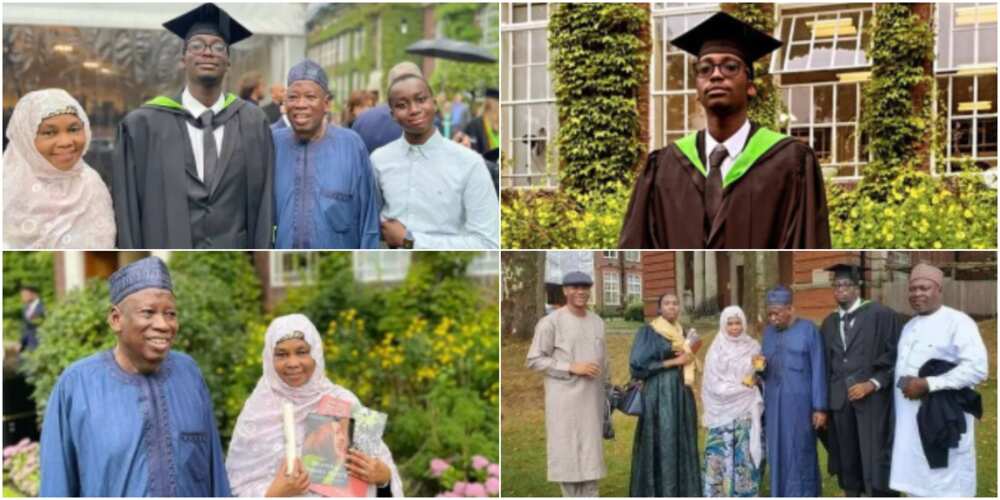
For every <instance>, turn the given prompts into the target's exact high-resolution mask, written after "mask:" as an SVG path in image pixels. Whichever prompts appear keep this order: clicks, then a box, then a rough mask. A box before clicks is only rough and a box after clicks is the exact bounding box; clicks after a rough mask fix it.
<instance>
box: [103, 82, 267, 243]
mask: <svg viewBox="0 0 1000 500" xmlns="http://www.w3.org/2000/svg"><path fill="white" fill-rule="evenodd" d="M180 102H181V99H180V96H179V95H178V96H175V97H172V98H171V97H162V96H161V97H157V98H155V99H153V100H151V101H149V102H147V103H146V104H143V105H142V107H140V108H139V109H136V110H134V111H132V112H131V113H129V114H128V116H126V117H125V119H124V120H123V121H122V123H121V124H120V125H119V127H118V139H117V143H116V145H115V155H114V162H113V174H112V189H111V196H112V199H113V201H114V208H115V221H116V222H117V225H118V248H206V249H209V248H271V246H272V234H273V229H272V228H273V214H274V201H273V195H272V191H271V190H272V182H273V177H274V176H273V172H274V145H273V142H272V141H271V129H270V128H269V127H268V123H267V118H266V117H265V116H264V112H263V111H261V110H260V108H258V107H257V106H252V105H250V104H248V103H247V102H246V101H243V100H242V99H240V98H238V97H236V96H234V95H232V94H229V95H227V96H226V106H225V108H223V110H222V111H221V112H220V113H219V114H218V115H216V117H215V123H217V124H218V123H223V124H225V127H226V128H225V133H224V135H223V140H222V145H221V148H220V154H219V160H218V163H217V164H216V174H215V175H214V176H213V178H210V179H205V181H204V182H203V181H202V180H201V179H199V178H198V174H197V169H196V167H195V161H194V152H193V150H192V148H191V139H190V136H189V135H188V131H187V126H186V123H187V122H188V121H189V120H194V118H193V117H192V116H191V115H190V113H188V111H187V110H186V109H184V108H183V106H181V104H180Z"/></svg>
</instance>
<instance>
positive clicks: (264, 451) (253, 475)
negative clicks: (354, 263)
mask: <svg viewBox="0 0 1000 500" xmlns="http://www.w3.org/2000/svg"><path fill="white" fill-rule="evenodd" d="M299 333H301V334H302V335H303V336H304V338H303V337H294V338H303V340H305V342H306V343H307V344H309V355H310V356H312V358H313V361H315V362H316V369H315V370H314V371H313V374H312V376H311V377H310V378H309V381H308V382H306V383H305V384H303V385H302V386H299V387H291V386H289V385H288V384H286V383H285V382H284V381H282V380H281V377H280V376H279V375H278V372H277V371H276V370H275V368H274V348H275V346H277V345H278V343H279V342H282V341H284V340H287V339H288V338H292V337H290V335H293V334H294V335H298V334H299ZM263 361H264V373H263V375H262V376H261V377H260V380H258V381H257V386H256V387H255V388H254V390H253V393H252V394H250V398H249V399H247V402H246V403H245V404H244V405H243V411H241V412H240V416H239V418H237V420H236V428H235V429H234V430H233V437H232V441H230V443H229V454H228V456H227V457H226V473H227V475H228V476H229V485H230V487H231V488H232V491H233V494H234V495H236V496H241V497H245V496H251V497H262V496H264V493H266V492H267V488H268V487H269V486H270V485H271V481H273V480H274V475H275V473H276V472H277V470H278V466H279V464H282V463H284V459H285V434H284V430H283V427H282V425H283V416H282V405H283V403H285V402H286V401H287V402H291V403H292V404H293V405H294V407H295V439H296V451H297V453H296V455H297V456H300V457H301V456H302V441H303V437H304V434H305V420H306V416H307V415H308V414H309V413H310V412H312V411H314V409H315V407H316V404H317V403H319V400H320V399H321V398H322V397H323V396H324V395H326V394H330V395H332V396H333V397H335V398H338V399H342V400H344V401H348V402H350V403H351V404H352V405H359V404H361V403H360V402H359V401H358V397H357V396H355V395H354V393H352V392H351V391H349V390H347V389H345V388H343V387H341V386H339V385H336V384H334V383H333V382H331V381H330V379H328V378H327V376H326V363H325V362H324V360H323V342H322V340H321V339H320V336H319V332H318V331H317V330H316V326H315V325H313V323H312V321H309V318H307V317H306V316H305V315H302V314H290V315H287V316H281V317H278V318H275V319H274V321H272V322H271V324H270V326H268V327H267V333H266V334H265V338H264V352H263ZM376 456H377V457H378V458H379V459H380V460H382V461H383V462H385V464H386V465H388V466H389V469H390V470H391V471H392V492H393V496H403V488H402V480H401V479H400V477H399V472H398V471H397V470H396V465H395V463H394V462H393V460H392V453H390V452H389V448H388V447H387V446H385V443H383V444H382V450H381V453H379V454H377V455H376ZM375 493H376V489H375V487H374V486H369V488H368V496H375Z"/></svg>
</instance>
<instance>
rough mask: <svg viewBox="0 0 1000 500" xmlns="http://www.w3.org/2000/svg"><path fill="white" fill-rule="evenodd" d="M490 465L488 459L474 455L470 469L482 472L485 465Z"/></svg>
mask: <svg viewBox="0 0 1000 500" xmlns="http://www.w3.org/2000/svg"><path fill="white" fill-rule="evenodd" d="M489 464H490V461H489V459H487V458H486V457H484V456H482V455H475V456H473V457H472V468H473V469H476V470H483V469H485V468H486V466H487V465H489Z"/></svg>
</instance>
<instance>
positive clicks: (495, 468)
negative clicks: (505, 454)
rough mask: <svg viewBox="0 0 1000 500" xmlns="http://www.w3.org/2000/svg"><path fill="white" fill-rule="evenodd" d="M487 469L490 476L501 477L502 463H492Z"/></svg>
mask: <svg viewBox="0 0 1000 500" xmlns="http://www.w3.org/2000/svg"><path fill="white" fill-rule="evenodd" d="M486 471H487V472H489V474H490V477H500V464H490V466H489V467H487V468H486Z"/></svg>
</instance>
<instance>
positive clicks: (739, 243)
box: [618, 123, 830, 249]
mask: <svg viewBox="0 0 1000 500" xmlns="http://www.w3.org/2000/svg"><path fill="white" fill-rule="evenodd" d="M750 125H751V128H750V136H749V138H748V139H747V143H746V145H745V146H744V148H743V151H742V152H741V153H740V154H739V155H738V156H737V157H736V160H735V163H734V164H733V166H732V168H731V169H730V171H729V172H728V173H727V174H726V176H725V178H724V179H723V193H722V203H721V205H720V206H719V211H718V212H717V213H716V215H715V218H714V220H713V221H711V224H708V222H707V221H706V220H705V217H704V215H703V214H704V213H705V203H704V200H705V195H704V191H705V182H706V175H707V171H706V169H705V167H704V165H706V164H707V159H706V158H705V157H704V156H705V154H704V145H705V131H704V130H702V131H700V132H697V133H694V134H690V135H688V136H686V137H684V138H682V139H680V140H678V141H677V142H675V143H673V144H671V145H669V146H667V147H666V148H663V149H658V150H656V151H653V152H652V153H650V155H649V158H648V160H647V162H646V167H645V168H644V169H643V170H642V172H640V173H639V176H638V179H637V180H636V183H635V188H634V189H633V191H632V198H631V200H630V201H629V205H628V209H627V210H626V212H625V221H624V223H623V225H622V232H621V236H620V239H619V242H618V245H619V247H621V248H636V249H642V248H688V249H692V248H760V249H768V248H829V247H830V227H829V221H828V220H827V216H828V214H827V206H826V191H825V187H824V184H823V175H822V173H821V171H820V168H819V163H818V162H817V160H816V155H815V154H814V153H813V151H812V149H810V148H809V146H806V145H805V144H802V143H801V142H799V141H797V140H796V139H794V138H791V137H788V136H784V135H781V134H779V133H777V132H773V131H771V130H768V129H765V128H760V127H758V126H757V125H754V124H753V123H751V124H750Z"/></svg>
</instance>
